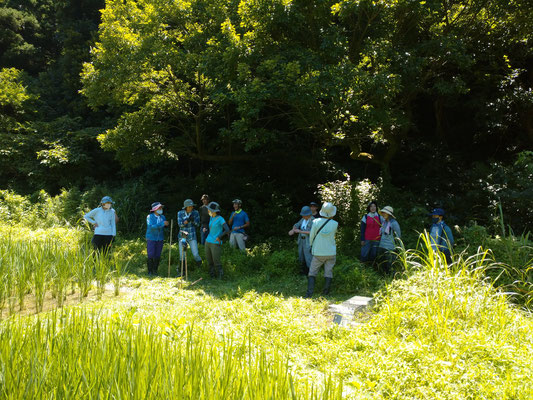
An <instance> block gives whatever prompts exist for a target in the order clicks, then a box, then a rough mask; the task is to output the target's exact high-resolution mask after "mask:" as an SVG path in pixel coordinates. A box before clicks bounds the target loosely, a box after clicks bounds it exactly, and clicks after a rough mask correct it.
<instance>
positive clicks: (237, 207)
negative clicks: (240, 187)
mask: <svg viewBox="0 0 533 400" xmlns="http://www.w3.org/2000/svg"><path fill="white" fill-rule="evenodd" d="M233 208H234V209H235V211H237V210H238V209H239V208H241V205H240V204H239V203H233Z"/></svg>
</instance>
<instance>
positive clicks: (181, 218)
mask: <svg viewBox="0 0 533 400" xmlns="http://www.w3.org/2000/svg"><path fill="white" fill-rule="evenodd" d="M188 222H189V221H187V218H185V213H184V212H183V211H178V226H179V227H180V228H185V227H186V226H187V223H188Z"/></svg>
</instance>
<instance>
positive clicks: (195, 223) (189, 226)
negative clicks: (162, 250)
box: [178, 210, 200, 240]
mask: <svg viewBox="0 0 533 400" xmlns="http://www.w3.org/2000/svg"><path fill="white" fill-rule="evenodd" d="M186 220H187V221H189V222H188V223H185V221H186ZM178 226H179V227H180V232H181V231H185V232H187V233H188V235H186V236H181V235H180V234H179V233H178V237H185V238H186V239H187V240H197V239H196V228H197V227H199V226H200V214H198V211H196V210H192V211H191V213H190V214H187V211H185V210H181V211H179V212H178Z"/></svg>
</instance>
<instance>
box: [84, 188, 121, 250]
mask: <svg viewBox="0 0 533 400" xmlns="http://www.w3.org/2000/svg"><path fill="white" fill-rule="evenodd" d="M113 204H115V202H114V201H113V199H111V197H109V196H104V197H102V200H100V207H97V208H94V209H92V210H91V211H89V212H88V213H87V214H85V216H84V218H85V219H86V220H87V222H89V223H90V224H93V226H94V236H93V238H92V240H91V243H92V244H93V247H94V249H95V250H96V251H99V252H100V251H102V250H103V251H104V253H107V252H108V251H109V250H110V248H111V244H112V243H113V240H114V238H115V236H116V235H117V223H118V216H117V213H116V212H115V209H114V208H113Z"/></svg>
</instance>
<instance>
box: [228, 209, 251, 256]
mask: <svg viewBox="0 0 533 400" xmlns="http://www.w3.org/2000/svg"><path fill="white" fill-rule="evenodd" d="M233 209H234V210H235V211H233V212H232V213H231V215H230V217H229V220H228V225H229V226H231V235H230V237H229V245H230V246H231V247H239V249H240V250H241V251H245V250H246V240H247V239H248V235H246V231H245V229H246V228H248V227H249V226H250V218H248V214H246V213H245V212H244V211H243V209H242V201H241V200H239V199H235V200H233Z"/></svg>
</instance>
